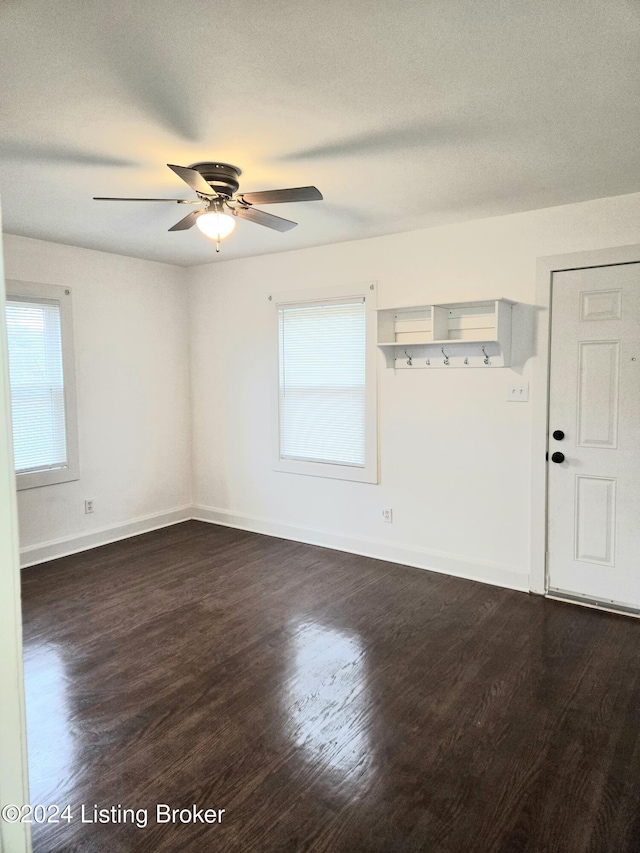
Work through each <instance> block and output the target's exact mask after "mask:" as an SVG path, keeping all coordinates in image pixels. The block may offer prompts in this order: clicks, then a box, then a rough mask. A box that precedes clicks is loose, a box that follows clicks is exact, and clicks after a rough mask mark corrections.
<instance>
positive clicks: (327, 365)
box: [276, 287, 377, 483]
mask: <svg viewBox="0 0 640 853" xmlns="http://www.w3.org/2000/svg"><path fill="white" fill-rule="evenodd" d="M313 295H314V297H316V298H309V299H305V300H304V301H302V300H289V299H286V298H283V297H279V298H278V299H277V300H276V308H277V314H278V368H279V370H278V374H279V381H278V389H279V394H278V400H279V405H278V411H279V429H278V436H279V441H278V444H279V446H278V461H277V465H276V467H277V469H278V470H280V471H288V472H290V473H299V474H313V475H316V476H322V477H333V478H337V479H344V480H357V481H360V482H367V483H376V482H377V439H376V396H375V391H376V388H375V367H376V361H375V359H376V349H375V336H374V331H373V330H374V328H375V309H374V305H373V302H374V293H373V290H371V289H369V287H367V289H366V291H365V292H362V293H358V292H357V291H356V292H355V293H354V292H353V291H342V292H333V293H332V292H331V291H328V290H326V291H324V294H322V293H321V294H313Z"/></svg>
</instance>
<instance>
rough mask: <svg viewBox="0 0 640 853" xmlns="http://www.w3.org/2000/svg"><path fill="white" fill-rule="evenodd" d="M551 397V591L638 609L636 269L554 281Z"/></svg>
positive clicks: (639, 322)
mask: <svg viewBox="0 0 640 853" xmlns="http://www.w3.org/2000/svg"><path fill="white" fill-rule="evenodd" d="M549 388H550V391H549V393H550V399H549V494H548V546H547V547H548V551H549V554H548V586H549V591H550V592H561V593H568V594H570V595H573V596H575V597H582V598H586V599H590V600H593V601H597V602H599V603H602V604H614V605H621V606H623V607H629V608H633V609H640V263H634V264H619V265H616V266H607V267H595V268H591V269H579V270H569V271H566V272H559V273H554V275H553V282H552V301H551V375H550V386H549ZM562 434H564V435H562ZM559 454H560V455H559ZM561 455H563V456H564V459H562V458H561Z"/></svg>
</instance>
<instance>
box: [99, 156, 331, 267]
mask: <svg viewBox="0 0 640 853" xmlns="http://www.w3.org/2000/svg"><path fill="white" fill-rule="evenodd" d="M167 166H168V167H169V168H170V169H173V171H174V172H175V173H176V175H178V177H180V178H182V180H183V181H184V182H185V183H187V184H188V185H189V186H190V187H191V189H192V190H194V192H195V193H196V195H197V196H198V198H197V199H194V200H191V199H187V198H106V197H104V196H94V201H172V202H176V203H177V204H205V205H206V207H203V208H201V209H200V210H194V211H192V212H191V213H189V214H187V216H185V217H184V219H181V220H180V221H179V222H176V224H175V225H173V226H172V227H171V228H169V231H186V230H187V228H191V227H192V226H193V225H197V226H198V228H199V229H200V231H202V233H203V234H205V235H206V236H207V237H210V238H211V239H213V240H215V241H216V251H217V252H219V251H220V240H222V239H223V238H224V237H227V236H228V235H229V234H231V232H232V231H233V229H234V228H235V224H236V223H235V219H234V217H240V219H248V220H249V222H255V223H256V224H257V225H266V227H267V228H273V229H274V230H275V231H289V230H290V229H291V228H295V227H296V225H297V224H298V223H297V222H292V221H291V220H290V219H283V218H282V217H281V216H274V215H273V214H271V213H265V211H264V210H258V209H257V208H255V207H254V204H279V203H282V202H294V201H321V200H322V193H321V192H320V190H318V189H316V187H292V188H291V189H285V190H265V191H263V192H255V193H238V189H239V187H240V184H239V182H238V178H239V177H240V175H241V174H242V172H241V171H240V169H238V167H237V166H230V165H229V164H228V163H193V164H192V165H191V166H172V165H171V163H167Z"/></svg>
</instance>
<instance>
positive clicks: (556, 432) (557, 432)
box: [553, 429, 564, 441]
mask: <svg viewBox="0 0 640 853" xmlns="http://www.w3.org/2000/svg"><path fill="white" fill-rule="evenodd" d="M553 437H554V438H555V440H556V441H562V439H563V438H564V433H563V432H562V430H561V429H554V431H553Z"/></svg>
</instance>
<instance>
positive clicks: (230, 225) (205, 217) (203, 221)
mask: <svg viewBox="0 0 640 853" xmlns="http://www.w3.org/2000/svg"><path fill="white" fill-rule="evenodd" d="M196 225H197V226H198V228H199V229H200V230H201V231H202V233H203V234H204V235H205V236H206V237H209V238H210V239H211V240H216V241H218V240H223V239H224V238H225V237H228V236H229V234H231V232H232V231H233V229H234V228H235V227H236V223H235V219H234V218H233V216H229V214H228V213H215V212H214V213H212V212H209V213H202V214H201V215H200V216H199V217H198V218H197V219H196Z"/></svg>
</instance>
